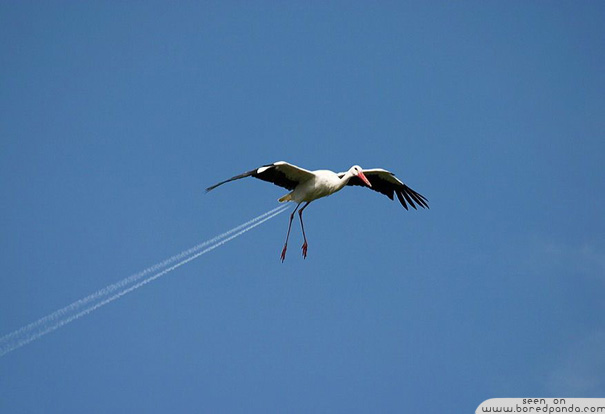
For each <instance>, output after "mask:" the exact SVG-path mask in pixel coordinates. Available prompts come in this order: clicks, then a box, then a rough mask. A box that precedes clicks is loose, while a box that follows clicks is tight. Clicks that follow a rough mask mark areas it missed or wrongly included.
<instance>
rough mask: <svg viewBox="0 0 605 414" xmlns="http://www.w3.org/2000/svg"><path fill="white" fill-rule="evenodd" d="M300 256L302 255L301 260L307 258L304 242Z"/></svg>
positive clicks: (305, 243)
mask: <svg viewBox="0 0 605 414" xmlns="http://www.w3.org/2000/svg"><path fill="white" fill-rule="evenodd" d="M302 254H303V259H306V258H307V242H306V241H305V242H304V243H303V245H302Z"/></svg>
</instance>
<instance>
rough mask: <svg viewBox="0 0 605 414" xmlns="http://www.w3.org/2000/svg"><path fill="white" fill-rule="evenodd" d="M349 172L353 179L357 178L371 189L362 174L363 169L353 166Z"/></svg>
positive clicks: (368, 181)
mask: <svg viewBox="0 0 605 414" xmlns="http://www.w3.org/2000/svg"><path fill="white" fill-rule="evenodd" d="M349 172H350V173H351V174H352V175H353V177H359V178H360V179H361V181H363V182H364V183H365V184H366V185H367V186H368V187H372V184H371V183H370V180H368V178H367V177H366V176H365V174H364V173H363V169H362V168H361V167H360V166H359V165H354V166H352V167H351V168H350V169H349Z"/></svg>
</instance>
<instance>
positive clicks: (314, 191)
mask: <svg viewBox="0 0 605 414" xmlns="http://www.w3.org/2000/svg"><path fill="white" fill-rule="evenodd" d="M312 173H313V176H312V177H310V178H309V179H308V180H306V181H303V182H301V183H300V184H299V185H297V186H296V188H295V189H294V191H292V192H291V193H290V194H287V195H285V196H284V197H282V198H280V199H279V201H281V202H284V201H294V202H295V203H302V202H303V201H306V202H311V201H314V200H317V199H319V198H322V197H326V196H329V195H331V194H334V193H335V192H337V191H339V190H341V189H343V188H344V186H345V185H347V182H348V181H349V178H350V176H349V177H346V178H345V177H343V178H340V177H339V176H338V174H336V173H335V172H333V171H330V170H316V171H312ZM347 174H348V173H347Z"/></svg>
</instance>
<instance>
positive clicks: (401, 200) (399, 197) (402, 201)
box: [395, 191, 408, 210]
mask: <svg viewBox="0 0 605 414" xmlns="http://www.w3.org/2000/svg"><path fill="white" fill-rule="evenodd" d="M395 194H397V198H398V199H399V202H400V203H401V205H402V206H403V208H405V209H406V210H408V206H407V205H406V204H405V200H404V198H403V196H402V195H401V192H399V191H395Z"/></svg>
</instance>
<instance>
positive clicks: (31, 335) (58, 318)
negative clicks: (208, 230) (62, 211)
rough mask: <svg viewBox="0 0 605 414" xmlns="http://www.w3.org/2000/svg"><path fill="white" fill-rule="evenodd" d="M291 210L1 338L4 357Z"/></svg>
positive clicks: (231, 232)
mask: <svg viewBox="0 0 605 414" xmlns="http://www.w3.org/2000/svg"><path fill="white" fill-rule="evenodd" d="M287 209H288V207H287V206H285V205H280V206H279V207H276V208H274V209H273V210H270V211H268V212H266V213H264V214H261V215H260V216H258V217H255V218H253V219H252V220H249V221H247V222H246V223H244V224H241V225H239V226H237V227H234V228H233V229H231V230H229V231H227V232H225V233H222V234H220V235H218V236H216V237H213V238H212V239H210V240H207V241H205V242H203V243H200V244H198V245H196V246H194V247H192V248H190V249H187V250H184V251H183V252H181V253H179V254H176V255H174V256H172V257H170V258H168V259H166V260H164V261H162V262H160V263H157V264H155V265H153V266H151V267H148V268H147V269H145V270H143V271H141V272H139V273H136V274H134V275H132V276H129V277H127V278H125V279H122V280H121V281H119V282H116V283H113V284H111V285H109V286H106V287H104V288H103V289H100V290H98V291H96V292H95V293H93V294H91V295H88V296H86V297H85V298H83V299H80V300H77V301H76V302H74V303H72V304H70V305H68V306H66V307H64V308H61V309H59V310H57V311H55V312H53V313H51V314H49V315H47V316H45V317H43V318H41V319H38V320H37V321H36V322H32V323H30V324H29V325H26V326H24V327H22V328H20V329H18V330H16V331H14V332H12V333H10V334H7V335H5V336H3V337H1V338H0V357H2V356H4V355H6V354H8V353H9V352H11V351H14V350H16V349H18V348H21V347H22V346H24V345H26V344H28V343H30V342H32V341H35V340H36V339H38V338H40V337H42V336H44V335H46V334H48V333H50V332H53V331H55V330H57V329H59V328H60V327H62V326H64V325H66V324H68V323H70V322H73V321H75V320H76V319H79V318H81V317H82V316H85V315H88V314H89V313H91V312H93V311H95V310H96V309H99V308H100V307H102V306H104V305H106V304H108V303H110V302H113V301H114V300H116V299H119V298H120V297H122V296H124V295H126V294H127V293H130V292H132V291H134V290H136V289H138V288H140V287H141V286H144V285H146V284H147V283H149V282H151V281H153V280H156V279H158V278H160V277H162V276H164V275H166V274H167V273H169V272H171V271H173V270H175V269H177V268H179V267H181V266H183V265H184V264H186V263H189V262H191V261H193V260H195V259H197V258H198V257H200V256H202V255H203V254H205V253H208V252H210V251H212V250H214V249H216V248H217V247H219V246H221V245H223V244H225V243H227V242H228V241H230V240H233V239H235V238H236V237H238V236H240V235H242V234H244V233H246V232H247V231H249V230H252V229H253V228H254V227H257V226H259V225H261V224H262V223H264V222H265V221H267V220H270V219H272V218H273V217H275V216H277V215H278V214H281V213H283V212H284V211H285V210H287ZM185 257H186V258H185ZM183 258H185V259H183ZM180 259H183V260H181V261H179V262H178V263H176V264H174V265H172V266H170V267H167V268H165V269H164V270H162V271H160V272H158V273H154V274H153V275H151V276H148V277H146V278H144V277H145V276H146V275H148V274H149V273H153V272H155V271H158V270H159V269H162V268H164V267H166V266H169V265H170V264H172V263H174V262H176V261H178V260H180Z"/></svg>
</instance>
